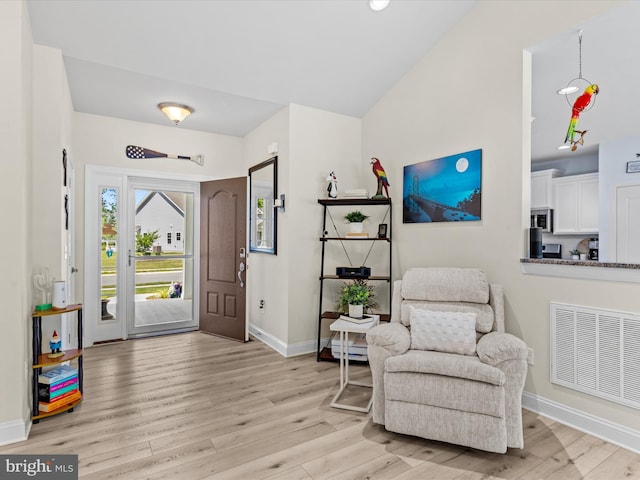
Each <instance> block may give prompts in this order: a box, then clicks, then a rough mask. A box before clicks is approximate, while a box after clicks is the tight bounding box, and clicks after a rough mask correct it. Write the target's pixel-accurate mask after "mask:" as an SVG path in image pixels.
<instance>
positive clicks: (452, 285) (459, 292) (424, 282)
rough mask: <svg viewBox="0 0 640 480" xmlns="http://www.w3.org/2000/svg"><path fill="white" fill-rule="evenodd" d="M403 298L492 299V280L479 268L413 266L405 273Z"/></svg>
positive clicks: (454, 300)
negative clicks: (490, 288)
mask: <svg viewBox="0 0 640 480" xmlns="http://www.w3.org/2000/svg"><path fill="white" fill-rule="evenodd" d="M402 298H403V299H407V300H426V301H431V302H471V303H489V282H488V281H487V277H486V275H485V274H484V272H483V271H482V270H480V269H478V268H454V267H430V268H410V269H409V270H407V271H406V272H405V274H404V276H403V277H402Z"/></svg>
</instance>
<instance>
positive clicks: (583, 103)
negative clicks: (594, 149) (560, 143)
mask: <svg viewBox="0 0 640 480" xmlns="http://www.w3.org/2000/svg"><path fill="white" fill-rule="evenodd" d="M599 92H600V88H599V87H598V85H596V84H595V83H594V84H591V85H589V86H588V87H587V88H585V89H584V93H583V94H582V95H580V96H579V97H578V98H576V101H575V102H573V108H572V109H571V121H570V122H569V129H568V130H567V135H566V136H565V138H564V143H570V144H571V145H572V148H571V150H575V149H576V148H577V144H578V143H580V144H582V143H583V142H582V141H581V140H582V136H584V133H582V132H580V133H581V138H580V139H579V140H578V141H576V140H575V134H576V133H578V132H579V131H578V130H576V126H577V125H578V119H579V118H580V114H581V113H582V111H583V110H584V109H585V108H587V107H588V106H589V105H590V104H591V101H592V100H593V99H594V98H593V97H594V95H598V93H599ZM584 132H585V133H586V131H584ZM573 147H576V148H573Z"/></svg>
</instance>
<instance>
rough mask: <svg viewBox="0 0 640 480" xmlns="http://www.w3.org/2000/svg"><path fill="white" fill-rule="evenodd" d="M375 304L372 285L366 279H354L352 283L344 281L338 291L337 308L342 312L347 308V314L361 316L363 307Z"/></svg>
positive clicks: (354, 316) (355, 316)
mask: <svg viewBox="0 0 640 480" xmlns="http://www.w3.org/2000/svg"><path fill="white" fill-rule="evenodd" d="M374 306H375V301H374V300H373V287H371V285H369V284H368V283H367V281H366V280H361V279H358V280H354V281H353V282H352V283H345V284H344V285H343V287H342V290H341V291H340V299H339V300H338V309H339V310H340V311H342V312H344V311H345V310H347V307H348V312H349V316H350V317H353V318H362V315H363V313H364V309H365V308H372V307H374Z"/></svg>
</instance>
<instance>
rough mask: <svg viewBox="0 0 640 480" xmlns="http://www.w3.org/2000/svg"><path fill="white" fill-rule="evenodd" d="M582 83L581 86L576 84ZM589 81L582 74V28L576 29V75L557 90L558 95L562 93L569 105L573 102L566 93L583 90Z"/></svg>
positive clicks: (589, 83)
mask: <svg viewBox="0 0 640 480" xmlns="http://www.w3.org/2000/svg"><path fill="white" fill-rule="evenodd" d="M579 83H582V86H580V85H578V84H579ZM588 85H591V82H590V81H589V80H587V79H586V78H584V77H583V76H582V29H580V30H578V76H577V77H576V78H574V79H572V80H571V81H570V82H569V83H568V84H567V86H566V87H564V88H561V89H560V90H558V95H564V96H565V98H566V99H567V102H568V103H569V105H572V104H573V102H572V101H570V100H569V97H568V95H571V94H572V93H576V92H577V91H579V90H584V89H585V88H586V87H587V86H588Z"/></svg>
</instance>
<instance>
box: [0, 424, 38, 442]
mask: <svg viewBox="0 0 640 480" xmlns="http://www.w3.org/2000/svg"><path fill="white" fill-rule="evenodd" d="M30 430H31V422H26V423H25V421H24V420H9V421H8V422H2V423H0V445H7V444H9V443H15V442H21V441H23V440H26V439H27V437H28V436H29V431H30Z"/></svg>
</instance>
